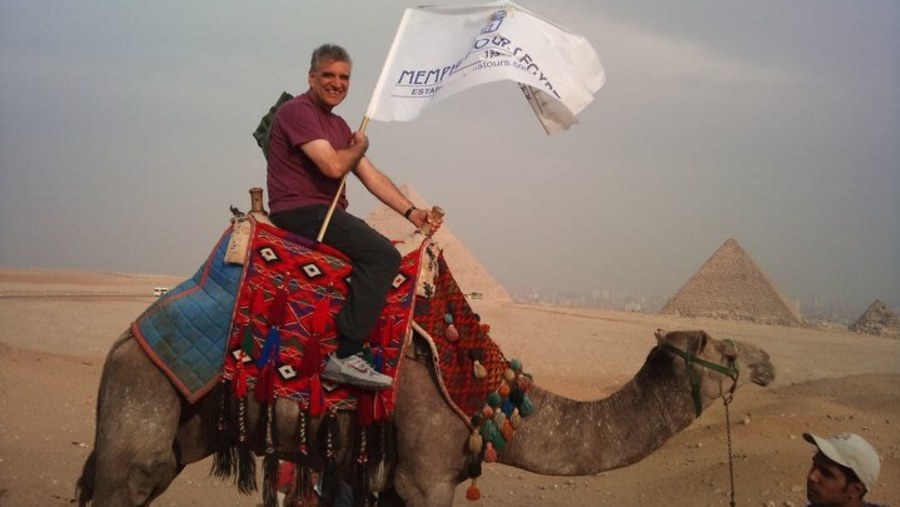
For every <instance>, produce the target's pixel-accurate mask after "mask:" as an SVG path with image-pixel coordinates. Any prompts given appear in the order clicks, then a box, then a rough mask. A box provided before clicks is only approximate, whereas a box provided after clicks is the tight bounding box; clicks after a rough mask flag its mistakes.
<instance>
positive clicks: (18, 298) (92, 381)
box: [0, 270, 900, 507]
mask: <svg viewBox="0 0 900 507" xmlns="http://www.w3.org/2000/svg"><path fill="white" fill-rule="evenodd" d="M179 281H180V279H178V278H173V277H156V276H144V275H122V274H114V273H75V272H49V271H38V270H0V505H10V506H19V505H22V506H30V505H42V506H45V505H70V504H71V501H72V498H73V493H74V483H75V480H76V479H77V477H78V475H79V473H80V469H81V465H82V463H83V461H84V459H85V457H86V456H87V454H88V453H89V451H90V447H91V444H92V441H93V431H94V404H95V403H96V390H97V385H98V382H99V377H100V371H101V367H102V362H103V358H104V354H105V352H106V350H107V349H108V347H109V346H110V344H111V343H112V342H113V340H115V339H116V338H117V337H118V336H119V334H120V333H121V332H122V331H123V330H125V329H126V327H127V326H128V325H129V323H130V322H131V321H132V320H134V319H135V318H136V317H137V316H138V315H139V314H140V313H141V312H142V311H143V310H144V308H146V307H147V306H148V305H149V304H150V303H152V302H153V301H154V298H153V297H152V289H153V287H156V286H174V285H175V284H176V283H178V282H179ZM475 307H476V310H477V311H478V312H479V313H480V314H481V315H482V319H483V321H485V322H487V323H490V324H491V327H492V333H491V334H492V336H493V337H494V338H495V339H496V340H497V341H498V342H499V343H500V344H501V346H502V347H503V350H504V352H505V354H506V355H507V356H508V357H517V358H520V359H521V360H522V361H523V363H524V365H525V369H526V370H527V371H530V372H531V373H533V374H534V376H535V378H536V380H537V382H538V383H539V384H541V385H542V386H543V387H546V388H549V389H550V390H552V391H555V392H557V393H560V394H564V395H567V396H569V397H572V398H577V399H591V398H596V397H600V396H604V395H606V394H608V393H609V392H611V391H613V390H615V389H616V388H617V387H618V386H619V385H621V384H622V383H623V382H625V381H627V380H628V379H629V378H630V377H631V376H632V375H633V374H634V373H635V372H636V371H637V369H638V368H639V367H640V365H641V364H642V363H643V361H644V358H645V356H646V354H647V352H648V351H649V350H650V348H651V347H652V346H653V344H654V338H653V331H654V330H655V329H656V328H658V327H661V328H665V329H689V328H690V329H695V328H702V329H705V330H707V331H708V332H710V333H711V334H712V335H713V336H716V337H730V338H735V339H738V340H743V341H747V342H752V343H755V344H757V345H759V346H762V347H763V348H765V349H766V350H767V351H768V352H769V353H770V355H771V356H772V360H773V362H774V363H775V365H776V367H777V368H778V374H779V377H778V379H777V380H776V383H775V384H774V385H773V386H771V387H770V388H766V389H763V388H758V387H756V386H751V387H747V388H745V389H743V390H741V391H739V392H738V394H737V395H736V397H735V400H734V402H733V403H732V404H731V406H730V415H731V420H732V428H731V431H732V437H733V440H734V463H735V474H736V490H737V495H736V499H737V503H738V505H757V506H758V505H772V506H789V505H795V506H799V505H805V501H804V499H805V493H804V491H805V490H804V484H805V473H806V470H807V467H808V465H809V458H810V457H811V455H812V448H811V447H810V446H809V444H807V443H806V442H804V441H803V440H802V438H801V434H802V433H803V432H805V431H814V432H817V433H825V434H828V433H831V432H836V431H840V430H848V431H854V432H857V433H860V434H862V435H864V436H865V437H866V438H867V439H869V440H870V441H871V442H872V443H873V444H874V445H875V447H876V448H878V449H879V451H880V452H881V454H882V458H883V460H884V462H883V466H882V474H881V480H880V483H879V484H878V486H877V488H876V489H875V491H874V492H873V494H872V495H871V498H870V500H872V501H878V502H883V503H889V504H893V505H898V504H900V481H898V480H897V478H898V477H900V431H898V429H897V426H898V424H900V340H891V339H887V338H879V337H873V336H863V335H857V334H853V333H849V332H846V331H842V330H827V331H823V330H815V329H806V328H788V327H778V326H764V325H757V324H752V323H748V322H729V321H719V320H706V319H687V318H682V317H675V316H659V315H642V314H635V313H624V312H612V311H601V310H586V309H571V308H553V307H541V306H528V305H517V304H513V303H498V302H493V303H492V302H488V301H476V302H475ZM526 423H527V420H526ZM725 439H726V432H725V410H724V408H723V407H722V406H717V407H713V408H712V409H710V410H708V411H707V412H706V413H704V414H703V416H701V418H700V419H699V420H697V421H696V422H695V423H694V424H693V425H692V426H691V427H690V428H689V429H688V430H686V431H684V432H682V433H680V434H678V435H676V436H675V437H674V438H673V439H672V440H670V441H669V442H668V443H666V444H665V445H664V446H663V448H662V449H660V450H659V451H658V452H656V453H654V454H653V455H651V456H650V457H648V458H647V459H645V460H644V461H642V462H640V463H638V464H636V465H633V466H630V467H627V468H624V469H620V470H614V471H611V472H606V473H602V474H598V475H594V476H585V477H544V476H537V475H534V474H530V473H527V472H523V471H520V470H516V469H513V468H509V467H505V466H502V465H487V466H485V467H484V476H483V478H482V479H481V480H479V486H480V488H481V491H482V494H483V499H482V500H481V502H480V504H481V505H501V506H520V505H550V506H573V505H584V506H588V505H611V506H612V505H616V506H621V505H625V506H629V505H641V506H644V505H670V506H676V507H677V506H697V505H727V504H728V500H729V489H730V488H729V479H728V468H727V450H726V443H725ZM208 472H209V463H208V461H207V462H203V463H200V464H195V465H192V466H189V467H188V468H187V469H186V470H185V471H184V472H183V473H182V475H181V476H179V478H178V479H176V481H175V482H174V484H173V485H172V486H171V487H170V489H169V490H168V491H167V492H166V493H165V494H164V495H163V496H162V497H161V498H160V499H159V500H158V501H157V503H156V505H163V506H188V505H247V506H255V505H258V504H259V503H260V498H261V497H260V496H257V495H254V496H250V497H243V496H240V495H239V494H238V493H237V491H236V489H235V488H234V487H233V486H231V485H230V484H229V483H223V482H220V481H218V480H216V479H213V478H210V477H208ZM463 495H464V488H459V491H458V494H457V503H458V504H460V505H465V504H467V503H468V502H467V501H466V500H465V499H464V496H463Z"/></svg>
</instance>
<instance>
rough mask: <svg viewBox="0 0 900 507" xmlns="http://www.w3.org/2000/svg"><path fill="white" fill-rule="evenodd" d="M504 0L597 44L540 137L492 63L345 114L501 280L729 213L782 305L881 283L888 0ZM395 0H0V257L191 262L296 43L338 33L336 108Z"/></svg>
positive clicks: (893, 78) (299, 75) (297, 52)
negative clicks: (430, 90) (398, 102)
mask: <svg viewBox="0 0 900 507" xmlns="http://www.w3.org/2000/svg"><path fill="white" fill-rule="evenodd" d="M433 3H438V4H454V3H466V2H458V1H454V2H447V1H436V2H433ZM517 3H519V4H520V5H521V6H522V7H524V8H527V9H529V10H531V11H533V12H535V13H537V14H539V15H541V16H544V17H546V18H547V19H549V20H551V21H554V22H556V23H558V24H560V25H562V26H565V27H567V28H570V29H571V30H573V31H575V32H577V33H581V34H583V35H585V36H586V37H587V38H588V40H590V41H591V43H592V44H593V46H594V48H595V49H596V50H597V53H598V54H599V55H600V59H601V61H602V62H603V65H604V68H605V70H606V74H607V84H606V86H605V87H604V88H602V89H601V90H600V91H599V92H598V93H597V95H596V99H595V101H594V102H593V103H592V104H591V105H590V106H588V108H587V109H586V110H585V111H583V112H582V113H581V114H580V115H579V120H580V124H578V125H575V126H574V127H573V128H572V129H571V130H569V131H568V132H563V133H560V134H557V135H554V136H552V137H548V136H547V135H546V134H544V132H543V130H542V129H541V127H540V125H539V124H538V122H537V121H536V120H535V118H534V116H533V113H532V112H531V110H530V108H529V107H528V105H527V104H526V103H525V101H524V100H523V98H522V96H521V93H520V92H519V90H518V89H517V87H516V86H515V85H514V84H513V83H509V82H503V83H494V84H490V85H485V86H481V87H478V88H475V89H472V90H469V91H466V92H464V93H462V94H459V95H457V96H454V97H451V98H448V99H446V100H445V101H443V102H441V103H438V104H436V105H435V106H433V107H432V108H430V109H429V110H428V111H426V113H425V114H424V115H423V117H422V118H420V119H419V120H416V121H413V122H409V123H380V122H372V123H370V124H369V126H368V128H367V131H366V133H367V135H368V136H369V139H370V141H371V148H370V150H369V152H368V155H369V157H370V158H371V159H372V160H373V162H374V163H375V164H376V165H377V166H378V167H380V168H381V169H382V170H383V171H384V172H385V173H386V174H388V175H389V176H390V177H391V178H392V179H393V180H394V181H395V182H396V183H397V184H398V185H400V184H403V183H408V184H410V185H411V186H412V187H414V188H415V189H416V190H417V191H418V192H419V193H420V194H421V195H422V196H423V197H424V198H426V199H427V200H429V201H430V202H432V203H435V204H440V205H441V206H442V207H443V208H444V209H445V210H446V211H447V218H446V224H447V225H448V226H449V227H450V228H452V231H453V233H454V235H456V236H457V237H458V238H459V239H460V240H461V241H462V242H463V243H465V244H466V246H467V247H468V248H469V249H470V250H471V251H472V252H473V254H474V255H475V256H476V257H477V258H478V259H479V260H480V261H481V262H482V263H483V264H484V265H485V266H486V267H487V268H488V270H489V271H490V272H491V273H492V274H493V275H494V276H495V277H496V278H497V279H498V280H499V281H500V282H501V283H503V284H504V286H506V287H507V288H508V289H510V290H511V291H517V292H522V291H527V290H529V289H532V288H535V289H538V290H540V291H544V292H558V293H562V292H571V293H589V292H591V291H596V290H609V291H611V292H618V293H626V292H627V293H634V294H644V295H663V296H666V295H672V294H674V293H675V291H677V290H678V289H679V288H680V287H681V285H683V284H684V283H685V282H686V281H687V280H688V278H690V276H691V275H693V274H694V272H696V270H697V269H698V268H699V267H700V265H701V264H702V263H703V262H704V261H705V260H706V259H707V258H709V256H710V255H712V253H713V252H714V251H715V250H716V249H717V248H718V247H719V246H720V245H721V244H722V243H723V242H724V241H725V240H726V239H727V238H729V237H733V238H735V239H736V240H737V241H738V242H739V243H740V244H741V245H742V246H743V247H744V249H745V250H746V251H747V252H748V254H749V255H750V256H751V257H752V258H753V259H754V260H755V261H756V263H757V264H758V265H759V266H760V267H761V268H762V270H763V271H764V272H765V273H766V274H767V275H768V276H769V277H770V278H771V279H772V280H773V281H774V282H775V284H776V285H777V286H778V288H779V289H780V290H781V291H782V292H783V293H785V295H786V296H787V297H788V298H790V299H792V300H799V301H800V302H801V311H806V310H808V309H809V305H811V304H812V303H813V302H815V301H824V302H827V303H829V304H836V305H843V306H845V307H847V308H849V309H851V310H854V309H855V311H856V312H858V313H861V312H862V311H863V310H864V309H865V308H866V307H867V306H868V305H869V304H870V303H871V302H872V301H874V300H875V299H880V300H881V301H883V302H884V303H886V304H887V305H889V306H891V307H892V308H898V307H900V166H898V161H900V143H898V139H897V134H898V132H900V87H898V86H897V83H898V82H900V58H898V55H900V3H897V2H894V1H890V0H866V1H864V2H857V3H848V2H841V1H837V0H824V1H822V0H816V1H813V0H798V1H795V2H775V1H772V0H763V1H756V2H749V1H742V2H734V3H729V4H727V5H725V4H722V3H721V2H715V1H712V0H690V1H687V2H679V3H677V4H672V3H670V2H663V1H661V0H652V1H649V2H641V3H633V2H604V1H600V2H593V1H587V0H553V1H551V0H532V1H529V0H520V1H519V2H517ZM412 5H415V4H414V3H407V2H401V1H397V0H389V1H382V2H378V3H377V4H376V3H374V2H365V1H358V0H357V1H347V2H329V3H324V2H279V3H247V2H239V1H233V0H229V1H216V2H213V1H210V0H200V1H197V2H175V1H160V2H152V3H149V2H148V3H121V2H112V1H97V0H87V1H83V2H62V1H49V2H32V1H29V0H7V1H5V2H2V3H0V118H2V121H0V234H2V237H3V238H4V241H3V245H2V247H0V266H4V267H40V268H61V269H79V270H95V271H117V272H131V273H154V274H172V275H184V276H189V275H191V274H193V272H194V271H195V270H196V269H197V267H198V266H199V265H200V264H201V263H202V261H203V260H204V258H205V257H206V255H207V254H208V253H209V251H210V249H211V248H212V246H213V243H214V242H215V240H216V239H217V238H218V237H219V235H220V234H221V233H222V231H223V230H224V229H225V227H226V226H227V222H228V218H229V216H230V214H229V212H228V206H229V205H231V204H234V205H236V206H238V207H240V208H242V209H246V208H247V207H248V198H247V189H248V188H250V187H253V186H263V187H264V186H265V164H264V160H263V158H262V154H261V152H260V151H259V148H257V146H256V143H255V141H254V140H253V138H252V137H251V133H252V132H253V130H254V129H255V127H256V125H257V123H258V122H259V119H260V117H261V116H262V115H263V114H264V113H265V112H266V111H267V110H268V108H269V107H270V106H271V105H272V103H273V102H274V101H275V99H276V98H277V97H278V95H279V94H280V93H281V91H282V90H285V91H289V92H291V93H295V94H296V93H302V92H303V91H305V90H306V72H307V68H308V62H309V54H310V51H311V50H312V49H313V48H314V47H316V46H318V45H319V44H321V43H323V42H334V43H338V44H341V45H343V46H345V47H346V48H347V49H348V50H349V51H350V53H351V55H352V56H353V59H354V68H353V84H352V87H351V91H350V96H349V97H348V99H347V100H346V102H345V103H344V104H343V105H341V106H340V108H339V109H338V110H336V112H338V113H339V114H341V115H342V116H344V118H345V119H346V120H347V122H348V123H349V124H350V125H351V126H352V127H354V128H356V127H357V126H358V125H359V121H360V120H361V118H362V115H363V112H364V111H365V107H366V105H367V104H368V101H369V97H370V95H371V93H372V89H373V87H374V84H375V81H376V79H377V77H378V73H379V71H380V70H381V66H382V63H383V62H384V58H385V55H386V54H387V50H388V47H389V46H390V43H391V40H392V38H393V35H394V31H395V30H396V28H397V24H398V22H399V20H400V16H401V15H402V12H403V9H404V8H406V7H409V6H412ZM349 196H350V202H351V205H350V211H351V212H353V213H355V214H356V215H358V216H362V217H365V216H366V215H367V214H368V212H369V210H371V209H372V207H373V206H374V201H373V199H372V198H371V197H370V196H368V195H367V193H366V191H365V189H364V188H363V187H362V186H361V185H360V184H359V182H358V181H357V180H355V179H353V178H351V180H350V188H349Z"/></svg>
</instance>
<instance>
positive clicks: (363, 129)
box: [316, 116, 369, 243]
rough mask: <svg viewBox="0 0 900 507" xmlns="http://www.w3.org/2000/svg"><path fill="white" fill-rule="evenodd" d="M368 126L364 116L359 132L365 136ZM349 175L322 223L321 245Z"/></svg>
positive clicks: (318, 238) (344, 178) (317, 239)
mask: <svg viewBox="0 0 900 507" xmlns="http://www.w3.org/2000/svg"><path fill="white" fill-rule="evenodd" d="M368 125H369V117H368V116H363V119H362V123H361V124H360V125H359V132H360V133H363V134H364V133H365V132H366V127H367V126H368ZM348 174H350V171H347V172H346V173H345V174H344V175H343V176H341V182H340V183H338V188H337V192H336V193H335V194H334V199H332V200H331V206H329V207H328V213H326V214H325V220H323V221H322V228H321V229H319V235H318V236H316V241H318V242H319V243H321V242H322V238H324V237H325V230H326V229H328V224H329V223H331V216H332V215H334V208H336V207H337V203H338V201H339V200H340V199H341V193H342V192H343V191H344V185H345V184H346V183H347V175H348Z"/></svg>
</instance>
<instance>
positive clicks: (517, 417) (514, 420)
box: [509, 408, 522, 429]
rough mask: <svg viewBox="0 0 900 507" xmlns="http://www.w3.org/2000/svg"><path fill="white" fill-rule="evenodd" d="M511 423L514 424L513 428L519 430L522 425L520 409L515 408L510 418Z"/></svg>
mask: <svg viewBox="0 0 900 507" xmlns="http://www.w3.org/2000/svg"><path fill="white" fill-rule="evenodd" d="M509 422H510V424H512V426H513V428H516V429H518V428H519V426H521V425H522V416H521V415H519V409H517V408H514V409H513V411H512V414H510V416H509Z"/></svg>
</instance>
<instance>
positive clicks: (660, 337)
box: [655, 329, 669, 343]
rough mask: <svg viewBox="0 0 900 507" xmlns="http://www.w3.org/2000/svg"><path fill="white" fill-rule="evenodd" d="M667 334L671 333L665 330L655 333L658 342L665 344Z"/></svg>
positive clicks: (658, 330)
mask: <svg viewBox="0 0 900 507" xmlns="http://www.w3.org/2000/svg"><path fill="white" fill-rule="evenodd" d="M667 334H669V333H667V332H666V330H665V329H657V330H656V333H655V336H656V341H658V342H659V343H663V342H665V341H666V335H667Z"/></svg>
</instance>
